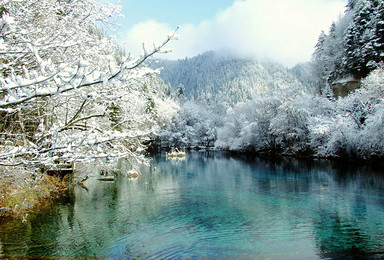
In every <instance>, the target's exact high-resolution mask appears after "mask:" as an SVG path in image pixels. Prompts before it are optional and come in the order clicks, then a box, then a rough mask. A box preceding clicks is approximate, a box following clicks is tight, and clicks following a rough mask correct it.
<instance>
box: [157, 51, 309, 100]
mask: <svg viewBox="0 0 384 260" xmlns="http://www.w3.org/2000/svg"><path fill="white" fill-rule="evenodd" d="M152 67H157V68H158V67H162V68H163V69H162V70H161V73H160V77H161V78H162V80H163V81H164V82H165V83H166V84H170V85H171V87H172V89H173V90H174V91H178V92H180V91H182V92H183V94H184V96H185V97H186V98H188V99H195V100H202V101H205V102H207V103H209V104H221V105H226V106H227V105H234V104H236V103H238V102H244V101H247V100H250V99H253V98H255V97H256V96H257V95H260V94H262V93H265V92H271V91H272V92H273V91H279V90H284V89H288V88H297V89H298V90H303V89H304V88H303V86H302V85H301V83H299V81H298V80H297V79H296V77H295V76H294V75H293V74H292V73H291V72H290V71H289V70H288V69H287V68H285V67H284V66H282V65H280V64H278V63H275V62H271V61H266V60H254V59H248V58H239V57H235V56H233V55H230V54H227V53H218V52H215V51H209V52H205V53H203V54H200V55H197V56H195V57H193V58H185V59H183V60H159V61H158V62H157V63H156V64H153V65H152Z"/></svg>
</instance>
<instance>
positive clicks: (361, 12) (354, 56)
mask: <svg viewBox="0 0 384 260" xmlns="http://www.w3.org/2000/svg"><path fill="white" fill-rule="evenodd" d="M354 7H355V9H354V10H353V11H354V18H353V22H352V23H351V25H350V26H349V28H348V30H347V34H346V36H345V45H346V46H345V48H346V62H345V65H346V69H347V70H348V71H350V72H351V73H352V74H353V75H354V76H355V77H356V78H364V77H366V76H367V75H368V73H369V72H371V71H372V70H374V69H375V68H377V65H378V64H379V63H380V62H382V61H383V59H384V55H383V53H384V44H383V41H384V34H383V29H384V3H383V2H382V1H381V0H361V1H359V2H358V3H357V4H354Z"/></svg>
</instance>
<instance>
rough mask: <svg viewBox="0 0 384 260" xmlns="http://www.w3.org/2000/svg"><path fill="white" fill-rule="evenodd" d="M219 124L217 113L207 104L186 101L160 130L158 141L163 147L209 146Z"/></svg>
mask: <svg viewBox="0 0 384 260" xmlns="http://www.w3.org/2000/svg"><path fill="white" fill-rule="evenodd" d="M221 124H222V122H221V119H220V117H219V115H218V114H217V113H216V112H215V111H214V110H213V109H211V108H210V107H209V106H208V105H206V104H204V103H201V102H199V103H196V102H194V101H186V102H185V103H182V104H181V105H180V110H179V111H178V113H177V115H176V116H175V117H174V119H173V121H172V123H171V124H169V125H168V126H167V127H165V128H164V129H163V130H162V131H161V135H160V138H159V139H160V140H159V141H160V142H161V145H162V146H165V147H193V146H206V147H210V146H213V145H214V142H215V140H216V130H217V127H218V126H220V125H221Z"/></svg>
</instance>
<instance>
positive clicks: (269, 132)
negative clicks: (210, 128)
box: [216, 67, 384, 159]
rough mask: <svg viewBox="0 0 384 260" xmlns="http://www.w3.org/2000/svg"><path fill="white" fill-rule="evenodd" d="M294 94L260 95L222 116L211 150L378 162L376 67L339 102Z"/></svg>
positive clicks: (379, 74) (382, 119) (381, 81)
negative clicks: (349, 158)
mask: <svg viewBox="0 0 384 260" xmlns="http://www.w3.org/2000/svg"><path fill="white" fill-rule="evenodd" d="M295 93H296V94H293V93H292V92H290V93H289V92H288V93H286V92H279V93H276V92H275V93H270V94H266V95H260V96H259V97H258V98H257V99H255V100H253V101H249V102H246V103H243V104H238V105H237V106H235V107H234V108H233V109H230V110H228V113H227V116H226V119H225V124H224V126H223V127H221V128H219V129H218V139H217V141H216V147H217V148H220V149H225V150H234V151H256V152H262V151H273V152H279V153H284V154H298V153H303V152H305V153H309V154H314V155H316V156H321V157H358V158H365V159H368V158H370V157H383V155H384V130H383V129H384V124H383V123H384V99H383V96H384V95H383V94H384V70H383V68H382V67H380V68H378V69H376V70H375V71H374V72H372V73H371V74H370V76H369V77H367V78H366V79H365V80H363V81H362V87H361V89H358V90H356V91H355V92H354V93H351V94H350V95H349V96H347V97H345V98H340V99H338V100H332V99H329V98H326V97H321V96H314V95H310V94H303V93H300V92H295Z"/></svg>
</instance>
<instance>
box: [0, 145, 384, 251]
mask: <svg viewBox="0 0 384 260" xmlns="http://www.w3.org/2000/svg"><path fill="white" fill-rule="evenodd" d="M121 167H122V171H125V170H127V169H126V168H124V167H123V166H121ZM154 167H156V170H154ZM140 172H141V176H140V177H139V178H138V179H137V180H135V181H132V180H129V179H127V178H125V177H122V176H116V178H115V182H113V183H108V182H100V181H98V180H97V178H99V177H100V175H99V174H100V173H99V170H98V169H97V167H96V166H95V165H91V166H90V167H88V168H87V169H85V170H84V172H82V173H81V175H86V174H88V175H89V176H90V179H89V180H87V181H86V182H85V186H86V188H87V189H88V190H87V189H84V188H82V187H80V186H76V187H74V189H73V190H72V192H71V195H70V197H68V198H67V199H66V200H64V201H62V202H61V203H59V204H58V205H56V206H54V207H52V208H50V209H49V210H47V211H46V212H43V213H41V214H38V215H30V216H29V217H28V220H27V221H26V222H24V223H22V222H20V221H14V222H8V223H7V224H3V225H2V226H0V255H3V256H30V257H31V258H35V257H37V256H74V257H77V256H91V257H92V256H94V257H100V258H103V259H132V258H133V259H136V258H140V259H179V258H183V259H184V258H192V259H194V258H199V257H203V258H205V257H208V258H210V259H212V258H213V259H217V258H221V257H223V256H227V257H228V258H230V259H231V258H242V259H355V258H359V259H381V258H384V178H383V176H382V175H381V174H380V173H379V172H373V171H372V170H369V169H368V168H364V167H357V168H356V167H355V166H351V165H349V164H346V163H344V164H343V163H339V164H338V165H335V164H332V163H330V162H328V161H320V160H318V161H296V160H291V159H280V160H262V159H256V158H243V157H231V156H228V155H225V154H222V153H219V152H192V153H188V154H187V157H186V159H185V160H170V159H168V160H167V159H166V158H164V156H161V155H159V156H155V158H154V159H153V161H152V163H151V166H149V167H144V166H143V167H142V168H141V169H140ZM0 258H1V257H0Z"/></svg>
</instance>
